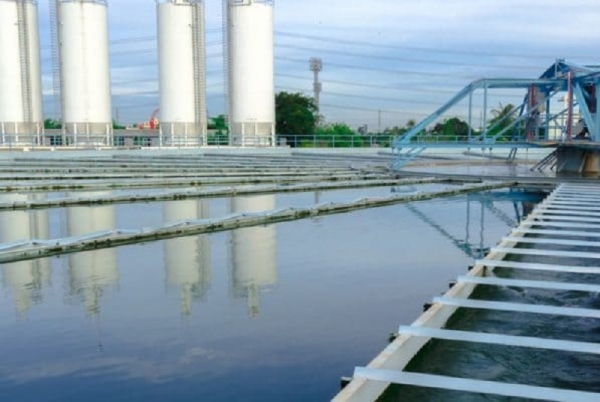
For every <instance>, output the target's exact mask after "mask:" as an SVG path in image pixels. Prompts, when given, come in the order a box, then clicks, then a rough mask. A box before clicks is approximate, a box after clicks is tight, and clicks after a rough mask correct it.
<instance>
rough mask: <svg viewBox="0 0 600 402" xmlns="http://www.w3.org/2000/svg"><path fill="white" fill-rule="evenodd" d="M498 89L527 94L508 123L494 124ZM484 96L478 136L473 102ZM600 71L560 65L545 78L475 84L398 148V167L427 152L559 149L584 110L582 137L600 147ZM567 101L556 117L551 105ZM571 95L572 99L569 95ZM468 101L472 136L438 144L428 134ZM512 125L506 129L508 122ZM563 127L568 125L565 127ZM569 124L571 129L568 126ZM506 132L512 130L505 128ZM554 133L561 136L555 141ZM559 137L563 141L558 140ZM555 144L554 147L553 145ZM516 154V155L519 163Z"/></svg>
mask: <svg viewBox="0 0 600 402" xmlns="http://www.w3.org/2000/svg"><path fill="white" fill-rule="evenodd" d="M495 89H523V90H525V91H526V94H525V96H524V99H523V102H522V103H521V104H520V105H518V106H517V107H515V108H514V109H513V111H512V112H511V113H509V114H508V115H506V116H505V118H504V119H500V120H499V121H496V122H494V124H488V122H487V114H488V104H489V102H488V99H489V96H490V91H491V90H495ZM476 91H483V111H482V116H483V119H482V120H483V121H482V127H483V129H482V132H480V133H476V132H473V130H472V128H471V127H472V120H473V96H474V94H475V92H476ZM597 93H600V67H596V66H594V67H580V66H575V65H573V64H568V63H566V62H565V61H564V60H557V61H556V62H555V63H554V64H552V65H551V66H550V67H549V68H548V69H547V70H546V71H545V72H544V73H543V74H542V75H541V76H540V77H539V78H536V79H510V78H492V79H480V80H477V81H473V82H472V83H470V84H469V85H467V86H466V87H465V88H464V89H462V90H461V91H460V92H458V93H457V94H456V95H455V96H454V97H453V98H451V99H450V100H449V101H448V102H446V103H445V104H444V105H443V106H441V107H440V108H439V109H437V110H436V111H435V112H433V113H432V114H431V115H429V116H428V117H427V118H425V119H424V120H423V121H421V122H420V123H418V124H416V125H415V126H414V127H413V128H412V129H411V130H409V131H408V132H407V133H405V134H404V135H402V136H400V137H398V138H396V139H395V140H394V141H393V143H392V151H393V152H394V153H395V154H396V155H397V159H396V161H395V162H394V164H393V167H394V168H395V169H400V168H401V167H402V166H403V165H404V164H405V163H407V162H409V161H410V160H412V159H413V158H415V157H417V156H418V155H419V154H421V153H422V152H423V151H424V150H425V149H427V148H435V147H438V148H451V147H460V148H465V147H468V148H470V147H473V148H486V149H487V148H490V149H491V148H510V149H515V150H516V149H517V148H529V147H540V146H556V145H557V144H558V143H559V142H570V141H572V140H573V139H574V138H573V126H574V123H575V122H574V121H573V110H574V108H575V107H578V108H579V111H580V114H581V117H582V122H580V123H579V128H578V130H580V132H579V134H580V135H581V136H582V137H583V134H584V133H586V134H587V135H586V136H585V139H586V140H588V141H591V142H598V141H600V114H599V113H596V110H598V109H599V108H600V97H597V96H596V94H597ZM559 94H560V95H561V96H564V99H565V107H564V108H563V109H562V110H560V111H558V112H552V111H551V107H550V106H551V105H550V101H551V100H552V99H553V98H557V96H558V95H559ZM565 94H566V95H565ZM466 98H468V116H469V117H468V124H469V132H468V135H467V136H466V137H464V138H461V139H457V140H456V141H454V142H432V141H431V138H428V136H427V133H426V129H427V127H428V126H430V125H431V124H433V123H435V122H436V121H438V120H439V119H440V118H441V117H443V115H444V113H446V112H447V111H448V110H450V109H451V108H452V107H454V106H456V105H457V104H458V103H459V102H461V101H463V100H464V99H466ZM508 119H512V121H511V123H510V124H508V125H506V121H505V120H508ZM561 122H563V123H561ZM564 122H566V123H564ZM504 126H506V127H504ZM550 133H555V135H554V138H551V137H550ZM556 133H558V134H559V135H556ZM550 141H552V142H550ZM514 153H515V152H511V155H512V156H513V157H514Z"/></svg>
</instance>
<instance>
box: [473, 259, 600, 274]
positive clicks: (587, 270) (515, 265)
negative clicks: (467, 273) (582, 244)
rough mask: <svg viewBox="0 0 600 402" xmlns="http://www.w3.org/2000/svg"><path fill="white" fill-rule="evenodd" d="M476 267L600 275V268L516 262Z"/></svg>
mask: <svg viewBox="0 0 600 402" xmlns="http://www.w3.org/2000/svg"><path fill="white" fill-rule="evenodd" d="M475 264H476V265H482V266H485V267H490V268H509V269H521V270H531V271H548V272H566V273H573V274H592V275H600V267H580V266H574V265H556V264H540V263H533V262H516V261H504V260H477V261H475Z"/></svg>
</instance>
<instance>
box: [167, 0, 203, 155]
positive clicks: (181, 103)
mask: <svg viewBox="0 0 600 402" xmlns="http://www.w3.org/2000/svg"><path fill="white" fill-rule="evenodd" d="M157 16H158V60H159V61H158V71H159V87H160V134H161V139H162V143H163V144H164V145H171V146H198V145H206V127H207V118H206V61H205V54H206V50H205V31H204V29H205V26H204V3H203V1H202V0H159V1H158V4H157Z"/></svg>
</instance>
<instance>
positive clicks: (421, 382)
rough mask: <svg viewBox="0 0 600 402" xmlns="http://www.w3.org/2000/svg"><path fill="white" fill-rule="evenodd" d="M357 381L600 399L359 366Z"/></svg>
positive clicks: (558, 399)
mask: <svg viewBox="0 0 600 402" xmlns="http://www.w3.org/2000/svg"><path fill="white" fill-rule="evenodd" d="M354 378H361V379H366V380H372V381H378V382H387V383H393V384H402V385H410V386H415V387H425V388H438V389H446V390H452V391H462V392H471V393H476V394H488V395H501V396H508V397H515V398H524V399H530V400H539V401H553V402H573V401H578V402H598V399H599V398H600V395H599V394H595V393H590V392H582V391H571V390H565V389H557V388H544V387H534V386H531V385H521V384H509V383H501V382H494V381H481V380H470V379H464V378H455V377H445V376H439V375H431V374H418V373H406V372H401V371H394V370H380V369H370V368H365V367H357V368H356V369H355V370H354Z"/></svg>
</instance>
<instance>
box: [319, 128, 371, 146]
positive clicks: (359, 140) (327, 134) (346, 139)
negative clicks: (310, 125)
mask: <svg viewBox="0 0 600 402" xmlns="http://www.w3.org/2000/svg"><path fill="white" fill-rule="evenodd" d="M316 138H317V144H316V145H317V146H320V147H335V148H349V147H362V146H364V143H365V141H364V138H363V137H362V136H360V135H357V134H356V132H355V131H354V130H352V129H351V128H350V127H349V126H348V125H347V124H345V123H331V124H326V125H323V126H320V127H318V128H317V130H316Z"/></svg>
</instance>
